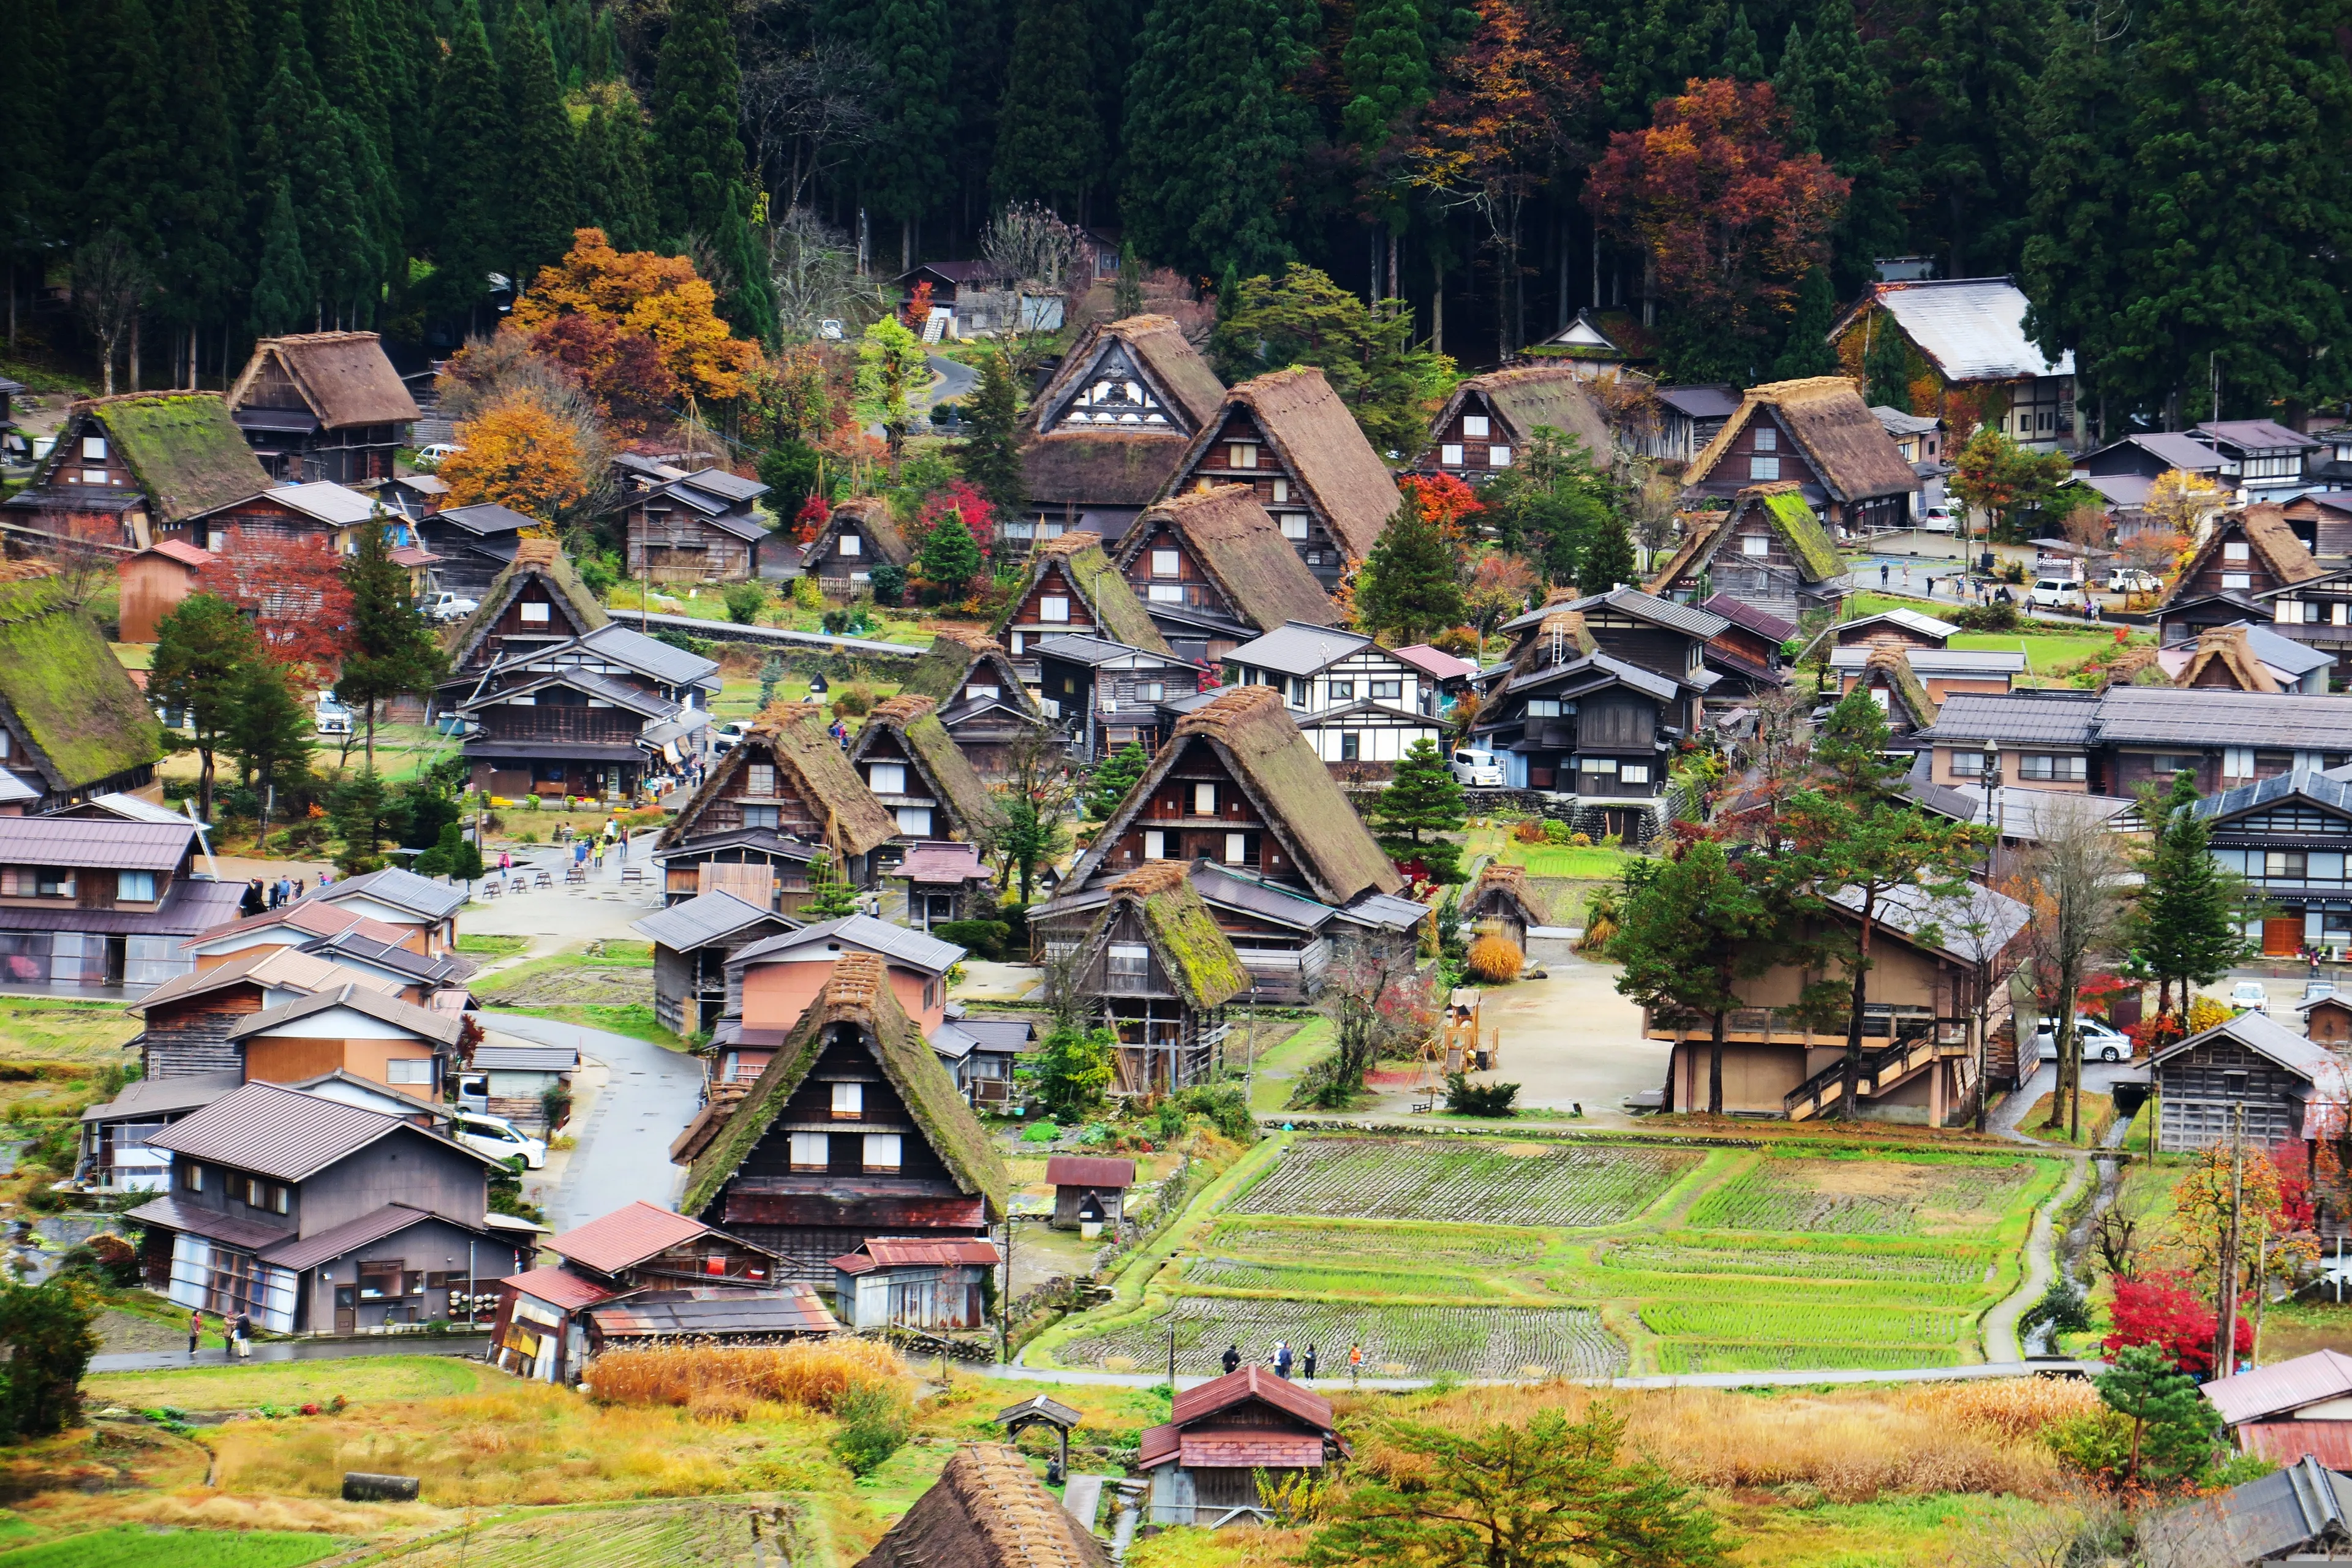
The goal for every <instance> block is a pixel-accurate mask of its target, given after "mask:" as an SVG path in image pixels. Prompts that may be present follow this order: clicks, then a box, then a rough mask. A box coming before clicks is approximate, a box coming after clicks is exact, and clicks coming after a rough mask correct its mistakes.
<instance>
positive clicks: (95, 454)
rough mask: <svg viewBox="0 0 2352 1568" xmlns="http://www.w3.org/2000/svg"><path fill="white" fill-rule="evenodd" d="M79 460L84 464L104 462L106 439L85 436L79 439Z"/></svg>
mask: <svg viewBox="0 0 2352 1568" xmlns="http://www.w3.org/2000/svg"><path fill="white" fill-rule="evenodd" d="M81 460H82V461H83V462H85V463H103V462H104V461H106V437H103V436H85V437H82V438H81Z"/></svg>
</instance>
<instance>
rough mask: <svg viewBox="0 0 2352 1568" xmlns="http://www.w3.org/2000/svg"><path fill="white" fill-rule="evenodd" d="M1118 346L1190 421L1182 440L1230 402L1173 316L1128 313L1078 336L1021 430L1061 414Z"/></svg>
mask: <svg viewBox="0 0 2352 1568" xmlns="http://www.w3.org/2000/svg"><path fill="white" fill-rule="evenodd" d="M1115 348H1117V349H1124V350H1126V351H1127V354H1128V357H1129V359H1130V360H1131V361H1133V362H1134V364H1135V368H1136V369H1138V370H1139V371H1141V372H1142V373H1143V375H1144V378H1145V379H1146V380H1147V381H1148V382H1149V383H1150V389H1151V391H1152V393H1153V394H1154V395H1156V396H1158V397H1159V398H1160V401H1161V402H1162V403H1163V404H1166V405H1170V406H1171V410H1172V412H1173V413H1174V414H1175V415H1176V416H1178V417H1180V418H1181V419H1183V420H1184V421H1185V422H1186V423H1185V426H1184V427H1183V428H1181V429H1180V430H1179V431H1177V432H1176V434H1177V436H1178V437H1179V438H1180V439H1181V437H1187V436H1190V435H1191V434H1192V432H1193V431H1194V430H1197V429H1199V428H1200V427H1201V426H1202V425H1203V424H1205V423H1207V422H1208V421H1209V420H1210V419H1212V418H1213V417H1215V416H1216V412H1217V405H1218V404H1220V403H1222V402H1223V401H1224V396H1225V386H1224V383H1223V382H1221V381H1219V380H1218V379H1217V373H1216V372H1215V371H1213V370H1212V369H1211V368H1209V362H1208V361H1207V360H1205V359H1202V357H1201V351H1200V350H1198V349H1196V348H1194V347H1193V346H1192V342H1191V341H1190V340H1189V339H1187V338H1186V337H1185V336H1184V332H1183V329H1182V328H1181V327H1179V326H1178V325H1177V324H1176V323H1175V321H1173V320H1171V318H1169V317H1167V316H1151V315H1143V316H1127V317H1122V318H1121V319H1120V320H1118V321H1098V322H1097V323H1096V324H1095V325H1093V326H1090V327H1088V328H1087V329H1086V330H1085V331H1082V332H1080V333H1079V334H1078V341H1077V342H1075V343H1073V344H1072V345H1071V346H1070V350H1069V352H1068V353H1065V354H1064V355H1063V356H1062V363H1061V367H1060V368H1059V369H1058V370H1056V371H1055V372H1054V374H1053V375H1052V376H1051V377H1050V378H1049V379H1048V380H1047V381H1046V383H1045V386H1044V387H1042V388H1041V389H1039V391H1038V393H1037V395H1036V396H1035V397H1034V398H1032V399H1030V402H1029V406H1028V408H1027V409H1026V410H1024V412H1023V414H1022V416H1021V424H1020V426H1019V429H1020V433H1021V434H1022V435H1023V436H1024V437H1027V436H1029V435H1031V434H1033V433H1034V432H1035V431H1036V430H1037V429H1038V428H1039V427H1040V426H1043V425H1045V423H1047V422H1048V421H1049V420H1050V418H1051V416H1054V415H1055V414H1057V413H1059V412H1060V411H1061V408H1062V405H1064V404H1066V403H1067V402H1068V401H1069V400H1070V398H1071V397H1072V396H1073V395H1075V394H1076V392H1077V391H1078V389H1079V387H1080V386H1081V385H1082V384H1084V383H1085V382H1086V381H1087V379H1088V378H1089V377H1091V376H1092V375H1093V374H1094V373H1095V367H1096V366H1097V364H1099V363H1101V361H1102V358H1103V356H1104V355H1105V354H1106V353H1109V352H1110V351H1111V350H1113V349H1115Z"/></svg>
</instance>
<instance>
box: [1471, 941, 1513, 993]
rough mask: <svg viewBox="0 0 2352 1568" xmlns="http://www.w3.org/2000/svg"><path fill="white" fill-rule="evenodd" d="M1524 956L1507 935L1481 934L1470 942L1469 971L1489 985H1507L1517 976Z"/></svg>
mask: <svg viewBox="0 0 2352 1568" xmlns="http://www.w3.org/2000/svg"><path fill="white" fill-rule="evenodd" d="M1525 956H1526V955H1525V954H1523V953H1521V952H1519V947H1518V944H1517V942H1513V941H1512V940H1511V939H1510V938H1508V937H1507V936H1482V937H1480V938H1479V939H1478V940H1477V941H1476V942H1472V943H1471V944H1470V955H1469V960H1468V962H1469V965H1470V973H1473V974H1475V975H1476V976H1477V977H1478V978H1479V979H1481V980H1484V981H1486V983H1487V984H1490V985H1507V984H1510V983H1511V982H1512V981H1514V980H1517V978H1518V977H1519V968H1520V965H1521V964H1522V963H1524V962H1525Z"/></svg>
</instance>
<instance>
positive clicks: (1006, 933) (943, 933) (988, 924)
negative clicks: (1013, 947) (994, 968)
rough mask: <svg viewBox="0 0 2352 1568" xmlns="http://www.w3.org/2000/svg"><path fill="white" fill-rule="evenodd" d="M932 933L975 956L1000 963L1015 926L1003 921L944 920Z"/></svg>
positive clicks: (942, 940)
mask: <svg viewBox="0 0 2352 1568" xmlns="http://www.w3.org/2000/svg"><path fill="white" fill-rule="evenodd" d="M931 934H932V935H933V936H935V937H938V938H939V939H940V941H941V942H953V943H955V944H956V945H957V946H958V947H961V948H964V949H966V950H968V951H969V952H971V955H972V956H973V957H974V958H979V959H985V960H986V961H988V962H989V963H1002V962H1003V958H1004V944H1005V942H1007V941H1009V940H1010V939H1011V937H1012V935H1013V928H1012V927H1011V926H1008V925H1006V924H1005V923H1004V922H1003V921H940V923H939V924H938V925H935V926H933V927H932V928H931Z"/></svg>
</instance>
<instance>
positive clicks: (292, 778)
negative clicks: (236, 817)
mask: <svg viewBox="0 0 2352 1568" xmlns="http://www.w3.org/2000/svg"><path fill="white" fill-rule="evenodd" d="M223 744H224V749H225V750H226V751H227V752H228V753H229V754H230V755H231V756H233V757H235V758H236V765H237V773H238V775H239V781H240V782H241V783H243V784H245V785H246V786H247V788H249V789H251V790H253V791H255V792H256V793H257V795H261V796H262V797H263V798H264V799H267V798H268V794H269V792H270V791H271V790H272V789H275V790H276V791H277V792H278V818H279V820H280V821H283V820H285V816H286V814H287V812H288V811H289V807H290V805H291V803H292V801H293V799H294V798H295V796H296V795H299V794H300V793H301V792H302V791H303V790H304V789H306V788H307V787H308V785H309V784H310V712H309V710H306V709H305V708H304V707H303V705H302V700H301V699H300V698H299V697H297V696H295V694H294V689H293V687H292V685H291V684H290V683H289V679H288V677H287V672H286V668H285V666H283V665H281V664H278V662H277V661H276V660H274V659H270V658H250V659H247V661H246V664H245V668H244V669H243V671H242V673H241V676H240V678H239V679H238V681H237V686H236V707H235V708H234V710H232V711H231V713H230V716H229V724H228V730H227V732H226V735H224V736H223Z"/></svg>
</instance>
